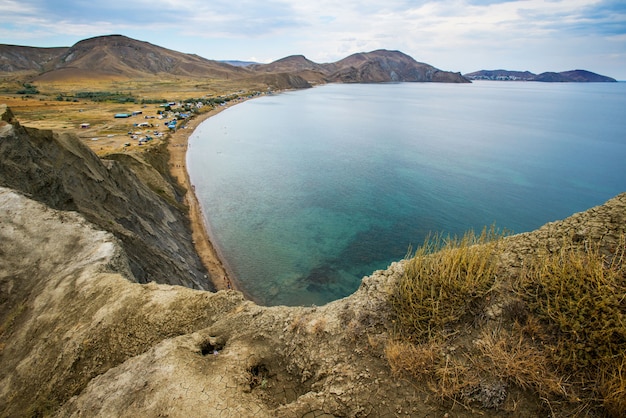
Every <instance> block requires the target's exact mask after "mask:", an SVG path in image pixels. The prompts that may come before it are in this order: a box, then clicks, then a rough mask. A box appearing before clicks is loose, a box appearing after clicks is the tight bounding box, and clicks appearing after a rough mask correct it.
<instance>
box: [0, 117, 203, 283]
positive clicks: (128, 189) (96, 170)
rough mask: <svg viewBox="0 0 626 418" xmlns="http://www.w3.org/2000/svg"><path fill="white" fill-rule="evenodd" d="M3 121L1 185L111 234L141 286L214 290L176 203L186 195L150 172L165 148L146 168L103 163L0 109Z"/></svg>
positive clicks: (64, 137)
mask: <svg viewBox="0 0 626 418" xmlns="http://www.w3.org/2000/svg"><path fill="white" fill-rule="evenodd" d="M0 116H1V118H0V124H1V126H0V128H1V131H0V161H1V164H0V186H4V187H10V188H12V189H15V190H19V191H21V192H22V193H26V194H28V195H29V196H31V197H32V198H33V199H36V200H38V201H41V202H43V203H45V204H47V205H49V206H50V207H52V208H55V209H60V210H72V211H78V212H80V213H82V214H83V215H84V216H85V217H86V218H87V219H88V220H89V221H91V222H93V223H95V224H97V225H99V226H100V227H101V228H102V229H104V230H107V231H111V232H112V233H113V234H115V236H116V237H117V238H118V239H119V240H120V241H121V243H122V246H123V247H124V248H125V250H126V251H127V253H128V254H129V262H130V266H131V269H132V271H133V274H134V277H135V279H136V280H138V281H139V282H142V283H145V282H149V281H155V282H158V283H169V284H180V285H184V286H187V287H191V288H198V289H211V288H212V286H211V285H210V281H209V280H208V278H207V277H206V275H207V272H206V271H205V269H204V267H203V266H202V263H201V262H200V260H199V258H198V256H197V254H196V253H195V250H194V248H193V245H192V243H191V240H190V237H191V231H190V226H189V222H188V221H187V219H186V214H185V209H184V207H183V206H182V204H180V203H179V202H180V201H181V200H182V194H183V193H184V191H183V190H178V189H176V188H175V187H174V186H173V185H172V184H173V182H172V181H171V179H169V178H168V173H166V172H158V171H157V170H156V169H155V168H154V166H159V164H158V160H161V161H166V160H167V154H166V151H165V144H163V145H161V146H159V147H156V148H154V149H151V150H150V152H149V153H148V154H145V159H146V161H140V160H138V159H136V158H134V157H131V156H129V155H119V156H112V157H110V159H108V160H101V159H100V158H98V157H97V156H96V155H95V154H94V153H93V152H92V151H91V150H89V149H88V148H87V147H86V146H85V145H84V144H82V143H81V142H80V140H78V138H76V137H75V136H73V135H71V134H57V133H54V132H52V131H40V130H37V129H30V128H24V127H22V126H21V125H20V124H19V122H18V121H17V120H15V118H14V117H13V114H12V113H11V111H10V109H7V108H6V106H4V105H0ZM151 159H152V160H154V164H149V163H148V161H150V160H151Z"/></svg>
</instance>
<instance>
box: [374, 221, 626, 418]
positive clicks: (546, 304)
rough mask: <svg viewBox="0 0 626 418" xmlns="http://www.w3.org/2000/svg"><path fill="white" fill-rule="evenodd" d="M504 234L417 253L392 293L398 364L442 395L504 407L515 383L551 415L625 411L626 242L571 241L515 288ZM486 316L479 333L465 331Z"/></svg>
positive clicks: (541, 256)
mask: <svg viewBox="0 0 626 418" xmlns="http://www.w3.org/2000/svg"><path fill="white" fill-rule="evenodd" d="M494 237H495V234H494V233H493V229H492V230H491V231H483V233H482V234H481V236H479V237H476V236H474V235H473V234H468V235H466V236H465V237H463V239H461V240H448V241H445V242H443V241H442V240H441V239H439V238H437V239H436V240H434V241H428V242H427V243H426V244H425V246H424V248H422V249H420V250H418V251H417V253H416V256H415V257H414V258H413V259H411V260H410V262H409V266H408V268H407V269H406V272H405V275H404V277H403V278H402V279H401V280H400V283H399V284H398V287H397V289H396V291H395V292H394V293H393V295H392V297H391V302H392V306H393V309H394V313H395V326H396V329H395V334H394V336H393V338H392V339H391V340H390V341H389V342H388V343H387V346H386V348H385V353H386V356H387V358H388V361H389V364H390V366H391V368H392V370H393V371H394V372H395V373H396V374H398V375H405V376H410V377H412V378H413V379H415V380H416V381H422V382H426V383H427V384H428V387H429V388H430V390H431V392H432V395H434V397H435V398H437V399H440V400H442V401H443V400H453V401H455V402H457V401H460V402H463V403H464V404H465V405H471V404H479V405H481V406H482V407H489V408H504V407H503V405H504V402H505V398H506V396H507V390H506V388H508V387H516V388H519V389H520V390H522V391H524V392H525V393H528V394H531V395H532V394H534V395H532V396H534V397H535V399H536V403H537V404H538V405H543V407H544V409H545V411H546V413H551V414H555V412H554V411H560V413H563V414H566V415H568V416H570V415H571V416H583V415H594V416H595V415H600V416H602V415H608V416H611V417H620V416H623V415H622V414H623V411H625V410H626V266H625V265H624V260H625V259H626V245H625V242H624V241H625V240H624V238H623V237H622V240H621V242H620V244H619V245H618V246H617V247H616V248H614V249H613V252H612V253H611V254H610V255H603V254H602V253H601V252H600V251H599V249H598V248H593V247H592V246H589V245H587V246H586V247H584V248H581V247H580V246H578V247H577V246H574V245H571V244H570V243H567V242H565V243H563V245H562V249H561V250H560V251H558V252H556V253H549V252H540V253H538V254H536V255H535V256H533V257H531V258H529V259H527V260H526V267H525V268H524V269H522V271H521V273H519V275H517V276H516V277H514V278H513V279H512V282H510V283H509V282H507V284H506V286H505V285H504V284H503V283H496V271H497V270H496V265H497V259H498V245H499V244H498V241H497V240H495V241H494V240H492V238H494ZM437 250H439V252H435V253H433V252H434V251H437ZM505 287H506V289H507V291H505V290H504V288H505ZM510 289H512V292H509V290H510ZM494 300H498V301H500V302H499V303H503V304H504V307H503V309H502V310H503V312H502V315H501V316H500V318H499V319H498V320H497V321H491V322H490V323H489V324H487V323H486V322H484V321H483V322H481V319H482V317H483V316H482V315H483V313H484V311H485V308H486V307H488V305H489V303H493V301H494ZM490 301H491V302H490ZM477 323H481V324H482V328H481V331H480V333H479V334H478V336H477V337H476V336H475V337H463V335H464V334H467V333H466V332H465V331H466V330H467V329H468V327H470V328H471V325H472V324H474V325H475V324H477Z"/></svg>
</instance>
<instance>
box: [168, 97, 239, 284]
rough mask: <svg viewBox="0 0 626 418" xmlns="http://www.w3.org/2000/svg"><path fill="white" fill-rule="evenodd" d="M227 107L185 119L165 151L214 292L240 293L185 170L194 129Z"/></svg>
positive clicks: (170, 139)
mask: <svg viewBox="0 0 626 418" xmlns="http://www.w3.org/2000/svg"><path fill="white" fill-rule="evenodd" d="M227 107H228V106H218V107H216V108H214V109H212V110H210V111H208V112H205V113H201V114H199V115H195V116H193V117H192V118H190V119H188V120H187V121H186V122H185V124H184V126H185V127H186V128H185V129H182V128H180V129H177V130H176V132H174V133H172V134H170V138H169V144H168V150H169V154H170V157H169V158H170V173H171V174H172V176H173V177H175V178H176V179H177V180H178V183H179V184H180V185H181V186H183V187H184V188H185V189H186V190H187V193H186V194H185V204H186V205H187V207H188V208H189V221H190V222H191V230H192V239H193V242H194V245H195V248H196V252H197V253H198V256H199V257H200V260H201V261H202V264H203V265H204V267H205V268H206V269H207V271H208V272H209V274H210V278H211V282H212V284H213V286H214V287H215V289H216V290H226V289H235V290H240V289H239V288H238V286H237V283H236V281H235V280H234V279H233V278H232V277H230V275H229V274H228V271H227V268H226V267H225V265H224V263H223V262H222V260H221V258H220V256H219V254H218V252H217V250H216V248H215V246H214V245H213V243H212V242H211V239H210V236H209V233H208V230H207V226H206V224H205V220H204V216H203V214H202V207H201V205H200V202H199V201H198V198H197V196H196V194H195V192H194V190H193V187H192V184H191V180H190V178H189V173H188V171H187V167H186V165H187V159H186V155H187V149H188V148H189V137H190V136H191V134H192V133H193V131H194V130H195V128H196V127H198V125H200V124H201V123H202V122H204V121H205V120H206V119H208V118H209V117H211V116H214V115H216V114H218V113H219V112H221V111H222V110H224V109H226V108H227Z"/></svg>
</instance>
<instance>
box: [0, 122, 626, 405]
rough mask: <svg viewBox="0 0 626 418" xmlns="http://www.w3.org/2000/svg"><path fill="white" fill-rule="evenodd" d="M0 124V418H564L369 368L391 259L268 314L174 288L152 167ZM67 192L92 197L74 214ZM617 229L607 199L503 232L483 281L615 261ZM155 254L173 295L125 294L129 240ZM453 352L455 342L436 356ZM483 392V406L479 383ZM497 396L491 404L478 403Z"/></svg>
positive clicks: (383, 334) (516, 400)
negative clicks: (569, 263) (580, 250)
mask: <svg viewBox="0 0 626 418" xmlns="http://www.w3.org/2000/svg"><path fill="white" fill-rule="evenodd" d="M4 115H5V116H4V118H3V122H2V124H1V125H0V151H1V153H0V158H1V160H0V162H1V165H0V167H2V176H1V177H0V178H2V186H4V187H0V416H46V415H54V416H61V417H64V416H67V417H70V416H72V417H81V416H84V417H93V416H154V417H156V416H172V417H188V416H196V417H215V416H225V417H241V416H255V417H276V416H278V417H281V416H282V417H330V416H355V417H356V416H372V417H379V416H413V417H426V416H454V417H464V416H483V417H484V416H487V417H490V416H491V417H496V416H497V417H501V416H538V415H548V414H550V413H551V414H552V415H553V416H565V412H564V411H566V409H559V408H561V406H560V404H551V405H546V404H544V403H543V401H542V400H541V399H540V397H539V395H537V393H536V392H535V391H534V390H533V388H532V387H526V386H524V385H519V384H516V383H515V381H513V380H510V379H507V377H506V376H504V375H500V376H491V377H490V379H488V380H486V381H485V382H481V383H480V385H478V386H477V388H474V389H476V390H473V391H467V392H466V394H465V395H464V396H465V398H466V399H464V405H463V406H461V404H460V403H459V402H456V401H455V402H441V401H440V400H439V399H437V398H436V397H435V396H433V395H432V393H431V392H430V390H429V387H428V385H427V383H426V382H420V381H411V380H405V379H404V378H401V377H402V376H399V375H397V374H394V373H392V371H391V369H390V367H389V365H388V362H387V359H386V357H385V345H386V343H387V341H389V339H390V338H391V336H392V334H393V332H394V328H395V325H394V322H393V316H392V308H391V306H390V302H389V295H390V294H391V293H392V291H393V289H394V288H395V287H396V284H397V281H398V279H399V277H400V276H401V275H402V274H403V271H404V269H405V266H406V262H404V261H400V262H398V263H394V264H392V265H391V266H390V267H389V269H387V270H384V271H377V272H375V273H373V274H372V276H370V277H366V278H364V279H363V282H362V285H361V287H360V288H359V290H358V291H357V292H355V294H353V295H352V296H350V297H347V298H345V299H342V300H338V301H336V302H333V303H330V304H328V305H325V306H322V307H271V308H266V307H261V306H258V305H256V304H254V303H252V302H250V301H246V300H244V298H243V297H242V296H241V294H240V293H238V292H235V291H232V290H231V291H220V292H217V293H211V292H208V291H203V290H193V289H190V288H189V287H191V285H193V283H195V281H196V280H197V277H196V276H194V270H192V269H189V268H188V265H189V264H190V263H191V261H190V260H193V258H194V257H193V254H190V253H189V254H187V253H184V252H182V251H185V250H184V249H185V248H186V247H187V246H189V245H190V244H189V243H188V242H185V240H188V239H189V238H188V235H185V234H184V233H182V232H180V234H179V235H177V234H175V233H174V234H173V235H167V236H165V237H163V240H160V239H155V237H158V236H160V234H166V232H167V231H166V230H167V229H168V228H172V229H176V228H177V225H178V224H177V223H176V221H174V220H173V219H174V218H172V217H173V216H174V215H172V213H174V212H175V211H176V210H175V209H176V204H175V203H174V202H168V199H169V198H166V197H163V198H161V200H158V199H157V198H156V197H153V198H152V199H153V200H147V199H148V196H152V193H150V190H151V188H150V187H148V186H146V185H145V184H144V183H143V181H144V180H146V179H149V178H151V177H152V176H149V175H146V173H150V170H149V169H144V171H145V172H146V173H144V175H143V176H141V175H137V174H135V171H136V169H131V168H128V165H130V166H133V165H135V164H143V163H142V162H136V161H126V160H125V158H120V159H119V160H118V161H110V162H107V161H102V162H99V161H97V158H95V157H94V156H93V155H91V154H89V153H87V152H86V151H85V150H84V149H83V148H82V147H81V146H80V144H77V143H76V142H75V141H74V140H72V139H70V138H61V137H58V136H56V135H55V134H52V133H47V132H36V131H33V130H25V129H24V128H22V127H20V126H19V124H17V122H16V121H14V120H12V118H11V115H10V113H9V112H8V111H6V110H5V111H4ZM55 144H56V145H55ZM55 147H60V148H61V150H56V151H54V148H55ZM48 154H50V155H48ZM129 163H130V164H129ZM116 166H117V167H116ZM5 167H10V168H5ZM12 174H14V175H12ZM9 183H10V184H9ZM83 183H84V184H83ZM134 188H136V190H135V191H134V194H133V189H134ZM77 190H83V193H88V194H87V195H86V196H88V198H89V200H94V201H95V202H94V203H92V204H91V205H88V204H87V203H86V202H85V197H81V196H79V195H78V194H77ZM170 193H172V194H170ZM127 194H129V195H127ZM161 194H162V195H165V196H173V195H174V192H168V191H163V192H161ZM156 195H157V196H160V194H158V193H157V194H156ZM111 202H115V203H116V204H115V205H113V203H111ZM135 202H139V203H135ZM131 203H134V204H132V205H131ZM117 204H119V205H121V208H120V209H116V208H114V207H113V206H116V205H117ZM146 205H148V206H146ZM130 206H136V207H133V208H131V207H130ZM140 206H145V209H143V211H141V212H137V211H139V210H140V209H139V208H138V207H140ZM122 210H123V211H124V212H123V214H122V213H121V212H118V211H122ZM150 211H153V212H155V214H154V215H152V216H150V215H149V214H148V213H146V212H150ZM140 215H142V216H146V217H145V218H142V219H139V216H140ZM176 219H178V218H176ZM129 220H132V222H129ZM118 222H119V223H120V224H119V225H118ZM181 222H182V221H181ZM134 223H136V224H139V225H140V226H137V225H132V224H134ZM135 227H136V228H137V229H131V228H135ZM625 229H626V194H622V195H620V196H618V197H616V198H614V199H612V200H610V201H609V202H607V203H606V204H604V205H602V206H599V207H596V208H593V209H590V210H589V211H586V212H583V213H579V214H575V215H573V216H572V217H570V218H568V219H566V220H564V221H558V222H553V223H550V224H547V225H545V226H544V227H542V228H540V229H539V230H537V231H534V232H531V233H526V234H521V235H516V236H512V237H509V238H506V239H505V240H504V241H503V243H502V244H501V245H500V247H499V252H500V256H499V260H500V263H501V269H502V270H501V273H499V277H500V278H505V277H509V276H510V275H514V274H515V272H516V271H518V270H519V269H520V268H521V267H522V266H523V265H524V264H525V260H527V259H528V257H532V256H533V254H535V253H537V252H538V251H543V250H546V249H548V250H549V251H556V250H558V248H559V247H561V246H564V245H591V244H598V245H600V247H601V248H603V249H605V250H607V251H614V249H615V247H616V246H617V245H620V237H621V235H622V234H624V231H625ZM109 231H111V232H109ZM181 231H182V229H181ZM128 236H132V240H130V241H125V239H128ZM129 243H130V244H129ZM159 243H161V245H162V246H163V247H164V248H163V252H162V253H161V254H162V255H163V257H166V256H168V254H169V257H170V258H169V259H168V260H169V261H168V262H166V263H164V264H163V266H162V268H164V269H167V274H164V275H163V276H167V277H163V278H166V279H167V281H168V283H174V284H176V283H183V284H188V285H189V287H181V286H173V285H169V284H157V283H145V284H142V283H138V282H140V281H142V280H140V279H139V278H137V277H136V276H135V274H136V272H138V273H139V274H142V272H143V271H144V268H149V266H144V267H141V266H135V267H133V265H135V264H140V263H141V262H142V260H141V257H140V256H139V255H140V254H145V253H142V251H146V250H144V249H143V247H147V248H152V247H155V246H157V245H158V244H159ZM132 244H134V245H132ZM172 245H176V246H177V247H176V248H178V250H177V251H181V253H180V255H179V258H180V260H179V261H180V266H172V265H170V264H169V263H170V262H172V263H173V258H172V257H173V256H171V250H173V247H172V248H170V247H171V246H172ZM152 251H157V249H153V250H152ZM154 261H155V262H156V260H154ZM155 274H156V272H155ZM498 292H504V290H501V291H498ZM498 292H496V291H495V290H494V292H491V293H490V295H489V297H488V298H487V299H485V301H484V305H482V307H481V313H480V314H479V315H477V316H475V317H473V318H470V320H469V322H467V323H464V324H463V326H462V328H461V329H462V330H463V331H462V333H465V334H467V335H468V337H470V338H469V339H468V341H469V342H468V345H469V346H470V347H471V346H474V345H477V344H478V342H480V338H479V337H478V336H477V335H479V332H480V331H481V330H482V329H490V328H489V327H493V329H499V328H500V327H501V326H502V321H503V319H502V311H503V310H504V309H503V305H502V303H503V300H502V298H501V297H499V296H498ZM460 350H461V347H460V345H459V344H458V343H454V346H452V345H450V346H447V347H445V350H444V352H441V353H438V354H437V355H438V356H439V355H441V356H444V358H448V356H451V355H452V353H454V352H455V351H456V352H458V351H460ZM469 354H470V353H468V356H469ZM468 358H470V359H471V356H469V357H468ZM494 382H495V383H494ZM488 385H491V386H488ZM493 387H497V388H498V391H497V393H496V394H495V395H494V394H493V393H494V391H493V390H491V391H489V390H488V389H486V388H493ZM496 396H497V398H498V399H501V402H499V403H497V404H496V403H494V402H486V401H485V399H486V398H489V397H491V398H493V397H496ZM481 400H482V401H481ZM465 401H466V402H465ZM486 405H488V406H486ZM494 405H495V406H494ZM586 412H590V414H591V415H594V414H593V413H591V412H592V411H586ZM598 416H600V415H598Z"/></svg>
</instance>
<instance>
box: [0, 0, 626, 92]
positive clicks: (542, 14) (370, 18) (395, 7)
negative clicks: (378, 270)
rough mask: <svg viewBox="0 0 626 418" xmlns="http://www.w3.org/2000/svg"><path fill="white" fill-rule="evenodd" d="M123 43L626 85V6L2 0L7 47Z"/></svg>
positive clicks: (518, 1)
mask: <svg viewBox="0 0 626 418" xmlns="http://www.w3.org/2000/svg"><path fill="white" fill-rule="evenodd" d="M110 34H122V35H125V36H128V37H131V38H134V39H137V40H141V41H146V42H150V43H152V44H155V45H158V46H162V47H165V48H169V49H173V50H176V51H180V52H185V53H193V54H197V55H200V56H202V57H204V58H208V59H213V60H230V59H236V60H243V61H255V62H271V61H274V60H277V59H280V58H283V57H286V56H289V55H300V54H301V55H304V56H306V57H307V58H308V59H310V60H312V61H314V62H317V63H327V62H334V61H338V60H340V59H342V58H345V57H346V56H348V55H350V54H353V53H356V52H369V51H373V50H376V49H389V50H399V51H402V52H404V53H406V54H408V55H410V56H412V57H413V58H414V59H416V60H417V61H420V62H425V63H428V64H431V65H433V66H435V67H437V68H439V69H441V70H446V71H455V72H456V71H459V72H461V73H463V74H465V73H469V72H473V71H477V70H481V69H486V70H493V69H507V70H518V71H526V70H528V71H531V72H534V73H541V72H544V71H556V72H558V71H567V70H574V69H585V70H589V71H593V72H596V73H599V74H602V75H607V76H610V77H613V78H616V79H618V80H626V1H625V0H439V1H434V0H423V1H422V0H343V1H333V0H263V1H259V0H156V1H155V0H106V1H101V0H55V1H50V0H0V44H12V45H25V46H36V47H51V46H72V45H73V44H75V43H76V42H78V41H80V40H83V39H86V38H91V37H94V36H101V35H110Z"/></svg>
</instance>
